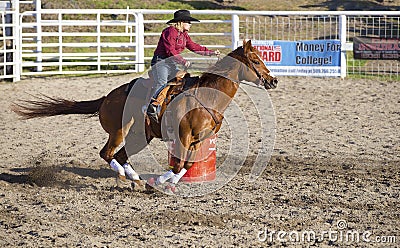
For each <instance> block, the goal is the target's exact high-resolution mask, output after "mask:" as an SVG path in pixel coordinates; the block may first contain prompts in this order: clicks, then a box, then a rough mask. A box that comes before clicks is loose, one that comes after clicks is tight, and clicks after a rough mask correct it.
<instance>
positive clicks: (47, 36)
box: [0, 0, 400, 81]
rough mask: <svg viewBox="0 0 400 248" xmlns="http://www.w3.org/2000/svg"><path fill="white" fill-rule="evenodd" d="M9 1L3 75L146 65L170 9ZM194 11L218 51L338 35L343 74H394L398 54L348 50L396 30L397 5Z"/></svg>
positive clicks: (0, 60) (200, 36)
mask: <svg viewBox="0 0 400 248" xmlns="http://www.w3.org/2000/svg"><path fill="white" fill-rule="evenodd" d="M1 2H5V1H0V3H1ZM8 2H9V1H8ZM11 3H12V7H11V8H9V9H7V8H4V9H2V11H1V18H2V19H1V21H2V22H1V25H2V26H1V31H2V32H1V33H0V43H2V44H3V46H2V47H1V48H0V53H1V54H2V56H3V57H1V54H0V67H1V68H3V69H2V70H1V72H2V73H1V75H0V78H3V79H6V78H9V79H12V80H13V81H18V80H19V79H20V77H21V76H29V75H43V74H84V73H85V74H93V73H118V72H140V71H143V70H144V69H145V67H146V66H148V64H149V60H150V59H151V57H152V54H153V51H154V49H155V47H156V45H157V42H158V37H159V35H160V33H161V31H162V30H163V29H164V28H165V27H166V25H165V22H166V21H167V20H169V19H170V18H171V16H172V14H173V12H174V10H135V9H129V8H127V9H113V10H110V9H101V10H99V9H97V10H96V9H93V10H82V9H41V8H40V1H39V0H36V1H34V2H30V3H31V4H33V5H34V6H35V7H34V9H35V10H33V11H24V12H22V13H19V9H20V8H19V5H20V4H21V2H20V1H18V0H12V1H11ZM191 12H192V14H193V15H194V16H195V17H196V18H198V19H200V20H201V22H200V23H198V24H195V25H193V26H192V29H191V32H190V33H191V37H192V38H193V39H194V40H195V41H196V42H198V43H200V44H202V45H205V46H207V47H209V48H212V49H220V50H222V52H223V53H228V52H229V51H231V50H232V49H234V48H236V47H237V46H238V45H240V43H241V42H242V40H243V39H257V40H290V41H296V40H318V39H319V40H321V39H338V40H340V41H341V45H342V57H341V59H342V63H341V64H342V65H341V70H342V77H345V76H346V75H361V76H370V75H379V76H382V75H384V76H388V77H390V78H395V79H399V61H395V60H394V61H390V60H354V59H353V58H352V49H353V47H352V40H353V38H354V37H355V36H362V35H368V36H376V37H379V36H386V37H391V38H399V29H400V22H399V19H400V12H399V11H386V12H376V11H369V12H362V11H361V12H349V11H342V12H340V11H307V12H298V11H269V12H265V11H220V10H218V11H215V10H193V11H191ZM7 18H8V20H7ZM10 18H11V19H10ZM10 20H11V22H10ZM10 29H11V30H12V32H11V33H8V34H7V32H5V31H6V30H10ZM188 59H191V60H202V59H203V58H201V57H197V56H192V57H189V58H188Z"/></svg>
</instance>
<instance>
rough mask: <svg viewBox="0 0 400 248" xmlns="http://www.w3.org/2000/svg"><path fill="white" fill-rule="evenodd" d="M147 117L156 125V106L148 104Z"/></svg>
mask: <svg viewBox="0 0 400 248" xmlns="http://www.w3.org/2000/svg"><path fill="white" fill-rule="evenodd" d="M147 115H148V116H149V117H150V119H153V121H155V122H156V123H158V113H157V106H155V105H154V104H149V107H148V108H147Z"/></svg>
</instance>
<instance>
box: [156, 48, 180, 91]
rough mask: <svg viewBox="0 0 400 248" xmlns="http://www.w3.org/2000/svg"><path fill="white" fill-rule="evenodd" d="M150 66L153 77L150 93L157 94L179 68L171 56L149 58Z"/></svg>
mask: <svg viewBox="0 0 400 248" xmlns="http://www.w3.org/2000/svg"><path fill="white" fill-rule="evenodd" d="M151 67H152V74H153V78H154V84H153V88H152V91H153V92H152V94H153V95H157V94H158V92H159V91H161V89H162V88H164V86H165V85H166V84H167V82H168V81H169V80H171V79H172V78H174V77H175V75H176V73H177V72H178V71H179V70H178V67H177V65H176V63H175V61H173V58H170V59H167V60H165V58H162V57H159V56H154V57H153V59H152V60H151ZM154 93H155V94H154Z"/></svg>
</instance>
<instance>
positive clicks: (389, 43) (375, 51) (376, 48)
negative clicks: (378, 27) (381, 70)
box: [353, 36, 400, 60]
mask: <svg viewBox="0 0 400 248" xmlns="http://www.w3.org/2000/svg"><path fill="white" fill-rule="evenodd" d="M353 55H354V59H381V60H398V59H400V39H399V38H382V37H366V36H362V37H354V40H353Z"/></svg>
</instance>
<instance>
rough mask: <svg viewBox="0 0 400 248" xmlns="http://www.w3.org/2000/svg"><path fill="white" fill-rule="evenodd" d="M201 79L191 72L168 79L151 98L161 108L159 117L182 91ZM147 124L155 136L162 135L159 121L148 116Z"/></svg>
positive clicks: (159, 117)
mask: <svg viewBox="0 0 400 248" xmlns="http://www.w3.org/2000/svg"><path fill="white" fill-rule="evenodd" d="M198 81H199V77H198V76H195V77H192V76H190V74H189V73H186V72H184V73H181V74H177V75H176V77H175V78H173V79H171V80H170V81H168V83H167V84H166V85H165V87H164V88H163V89H162V90H161V91H160V92H159V93H158V95H157V96H154V98H152V99H151V102H150V103H151V104H152V105H155V106H156V107H159V108H160V109H161V110H160V111H159V113H158V119H159V120H161V119H162V117H163V115H164V112H165V110H166V109H167V106H168V104H169V103H170V102H171V101H172V100H173V99H174V98H175V97H176V96H178V95H179V94H181V93H182V92H184V91H186V90H188V89H190V88H192V87H194V86H195V85H196V84H197V83H198ZM146 126H147V127H148V128H149V129H148V130H149V131H151V132H152V133H153V136H155V137H161V136H162V135H161V126H160V125H159V123H155V121H154V122H153V119H152V118H149V116H146Z"/></svg>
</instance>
